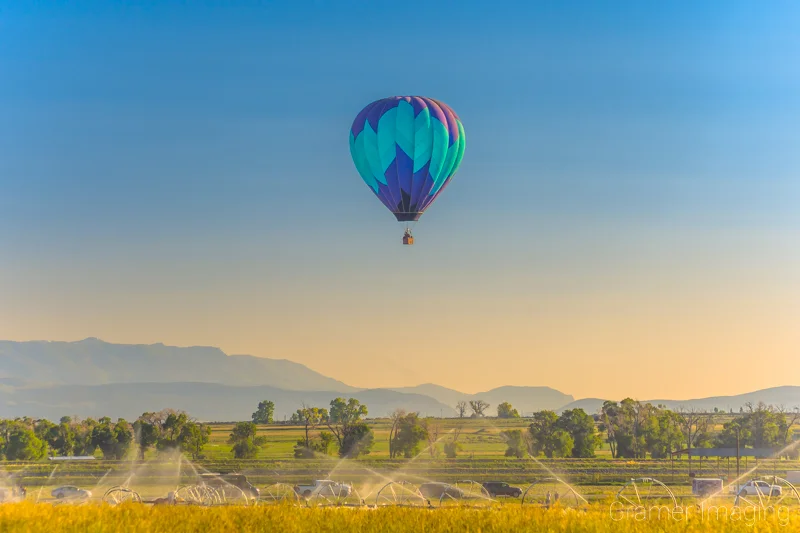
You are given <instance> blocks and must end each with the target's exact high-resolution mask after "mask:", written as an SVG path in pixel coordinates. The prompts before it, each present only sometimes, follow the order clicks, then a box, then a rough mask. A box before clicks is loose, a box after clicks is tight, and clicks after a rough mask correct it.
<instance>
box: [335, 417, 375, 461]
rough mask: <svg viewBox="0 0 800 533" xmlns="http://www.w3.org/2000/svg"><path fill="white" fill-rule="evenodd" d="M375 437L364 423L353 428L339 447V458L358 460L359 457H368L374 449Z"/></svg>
mask: <svg viewBox="0 0 800 533" xmlns="http://www.w3.org/2000/svg"><path fill="white" fill-rule="evenodd" d="M374 438H375V436H374V435H373V433H372V430H371V429H370V428H369V426H367V425H366V424H364V423H361V422H359V423H357V424H354V425H353V426H351V428H350V430H349V431H348V432H347V434H346V435H345V437H344V439H343V440H342V445H341V446H340V447H339V456H340V457H347V458H349V459H356V458H357V457H358V456H359V455H367V454H368V453H369V452H370V449H371V448H372V444H373V439H374Z"/></svg>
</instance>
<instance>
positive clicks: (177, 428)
mask: <svg viewBox="0 0 800 533" xmlns="http://www.w3.org/2000/svg"><path fill="white" fill-rule="evenodd" d="M188 422H189V415H187V414H186V413H184V412H182V411H175V412H169V413H166V416H165V417H164V418H163V421H162V422H161V424H160V430H159V435H158V442H157V443H156V448H157V449H158V450H159V451H166V450H174V449H178V448H180V446H181V443H180V435H181V432H182V431H183V427H184V426H185V425H186V424H187V423H188Z"/></svg>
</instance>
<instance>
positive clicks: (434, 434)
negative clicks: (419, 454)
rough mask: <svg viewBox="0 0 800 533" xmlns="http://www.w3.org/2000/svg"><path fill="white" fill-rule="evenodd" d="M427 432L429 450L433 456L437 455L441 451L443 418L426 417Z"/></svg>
mask: <svg viewBox="0 0 800 533" xmlns="http://www.w3.org/2000/svg"><path fill="white" fill-rule="evenodd" d="M425 432H426V435H427V439H428V452H429V453H430V454H431V457H436V455H437V454H438V453H439V447H438V446H437V444H438V442H439V434H440V433H441V432H442V420H441V418H434V417H432V416H431V417H428V418H426V419H425Z"/></svg>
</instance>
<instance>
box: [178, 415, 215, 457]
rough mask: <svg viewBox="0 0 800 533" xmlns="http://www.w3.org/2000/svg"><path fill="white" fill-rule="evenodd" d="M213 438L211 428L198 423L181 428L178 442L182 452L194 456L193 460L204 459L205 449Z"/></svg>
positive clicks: (191, 423)
mask: <svg viewBox="0 0 800 533" xmlns="http://www.w3.org/2000/svg"><path fill="white" fill-rule="evenodd" d="M210 438H211V427H209V426H206V425H205V424H198V423H196V422H188V423H187V424H185V425H184V426H183V427H182V428H181V432H180V435H179V436H178V442H179V444H180V447H181V451H183V452H184V453H188V454H189V455H191V456H192V460H193V461H196V460H198V459H202V458H203V455H202V452H203V448H204V447H205V445H206V444H208V440H209V439H210Z"/></svg>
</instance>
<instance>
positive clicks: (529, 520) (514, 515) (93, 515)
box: [0, 503, 800, 533]
mask: <svg viewBox="0 0 800 533" xmlns="http://www.w3.org/2000/svg"><path fill="white" fill-rule="evenodd" d="M799 528H800V515H798V514H797V513H796V512H791V513H781V512H774V513H760V512H755V511H754V512H751V513H741V514H739V515H736V514H733V513H730V512H725V513H721V512H719V510H717V512H715V513H706V512H696V513H692V512H691V511H689V510H688V509H687V510H685V511H682V512H680V513H675V512H673V513H667V512H662V513H661V514H660V515H659V513H658V512H654V511H648V512H646V513H640V514H639V515H638V516H637V515H635V514H612V513H611V512H610V507H609V505H607V504H606V503H598V504H595V505H592V506H591V507H589V508H587V509H586V510H572V509H558V508H553V509H549V510H548V509H542V508H530V507H529V508H523V507H521V506H504V507H502V508H496V509H478V510H476V509H462V508H452V509H436V510H427V509H409V508H380V509H375V510H361V509H330V508H329V509H308V508H296V507H284V506H274V507H216V508H200V507H180V506H176V507H146V506H143V505H131V504H127V505H121V506H117V507H110V506H101V505H82V506H70V505H59V506H51V505H34V504H31V503H25V504H8V505H3V506H0V531H3V532H23V531H24V532H41V531H47V532H48V533H61V532H76V533H77V532H81V533H84V532H90V533H105V532H118V531H126V532H127V531H130V532H147V533H159V532H169V533H176V532H183V531H214V532H222V533H227V532H237V533H238V532H240V531H253V532H273V531H280V532H282V533H295V532H296V533H301V532H303V533H305V532H310V531H311V532H334V531H335V532H345V531H358V532H361V533H369V532H381V533H391V532H425V533H437V532H442V533H444V532H447V533H451V532H481V533H495V532H496V533H511V532H514V533H517V532H525V531H549V532H562V531H563V532H566V531H570V532H592V533H603V532H621V533H626V532H641V533H648V532H673V531H674V532H698V533H699V532H712V533H713V532H723V531H724V532H740V531H741V532H744V531H747V532H750V531H758V532H777V531H796V530H798V529H799Z"/></svg>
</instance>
